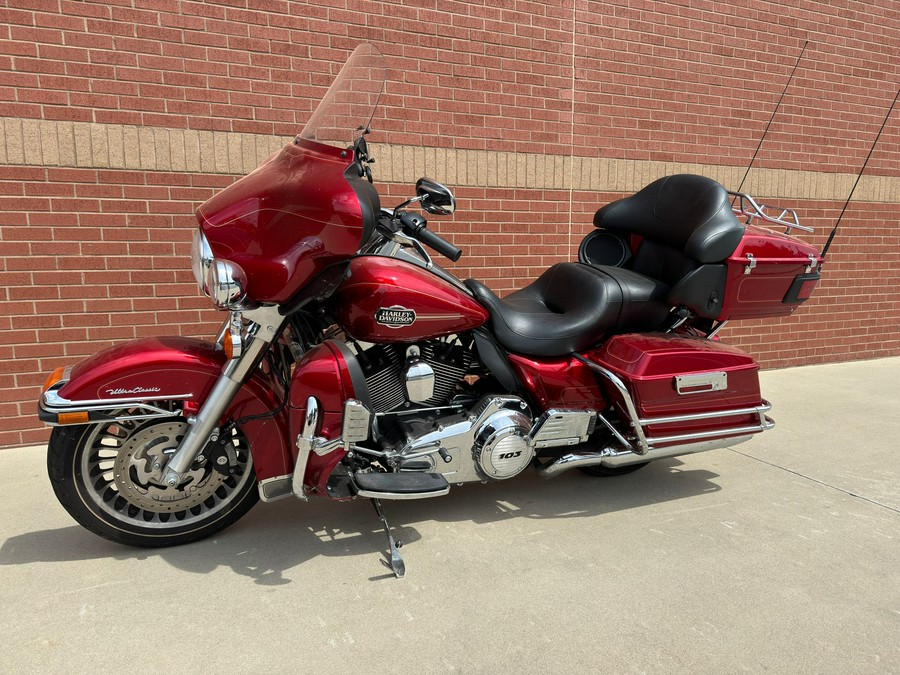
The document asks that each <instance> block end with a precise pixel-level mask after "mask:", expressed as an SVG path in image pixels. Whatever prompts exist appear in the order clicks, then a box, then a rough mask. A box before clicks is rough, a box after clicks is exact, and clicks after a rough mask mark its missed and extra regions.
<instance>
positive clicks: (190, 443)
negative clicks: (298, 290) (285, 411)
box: [163, 307, 286, 487]
mask: <svg viewBox="0 0 900 675" xmlns="http://www.w3.org/2000/svg"><path fill="white" fill-rule="evenodd" d="M243 317H244V318H246V319H248V320H249V321H250V325H249V327H248V329H247V336H246V338H244V340H243V348H242V350H241V354H240V356H236V357H235V358H233V359H230V360H228V361H227V362H226V363H225V366H224V367H223V368H222V374H221V376H220V377H219V379H218V380H217V381H216V384H215V386H213V389H212V391H211V392H210V393H209V396H208V397H207V398H206V401H205V402H204V403H203V405H202V406H201V407H200V410H199V411H198V412H197V414H196V415H195V416H194V417H192V418H188V422H189V426H188V432H187V433H186V434H185V436H184V438H183V439H182V441H181V443H180V444H179V445H178V449H177V450H176V451H175V453H174V454H173V455H172V456H171V459H169V462H168V464H166V468H165V472H164V473H163V482H164V483H166V484H167V485H169V486H171V487H174V486H176V485H178V484H179V483H181V479H182V476H183V475H184V473H185V472H186V471H187V470H188V469H189V468H190V467H191V465H192V464H193V463H194V460H195V459H196V458H197V456H198V455H199V454H200V453H201V451H202V450H203V448H205V447H206V445H207V443H209V442H210V441H214V440H217V439H218V434H219V428H218V423H219V420H220V419H221V418H222V415H223V414H224V413H225V411H226V410H227V409H228V406H229V405H230V404H231V401H232V400H233V399H234V397H235V396H236V395H237V393H238V391H239V390H240V388H241V385H242V384H243V383H244V381H245V380H246V379H247V378H248V377H249V376H250V375H251V374H252V373H253V371H254V370H256V367H257V366H258V365H259V363H260V362H261V361H262V359H263V357H264V356H265V354H266V352H267V351H268V349H269V346H270V345H271V344H272V341H273V340H274V339H275V338H276V337H277V336H278V335H280V334H281V330H282V328H283V327H284V323H285V321H286V318H285V317H283V316H282V315H281V314H280V312H279V311H278V308H277V307H260V308H259V309H254V310H250V311H246V312H243ZM234 321H235V319H234V318H232V319H229V320H228V321H226V322H225V324H224V325H223V327H222V330H220V331H219V334H218V336H217V338H216V339H217V341H219V340H222V339H223V338H224V337H225V334H226V333H227V332H228V331H229V325H230V324H232V323H234Z"/></svg>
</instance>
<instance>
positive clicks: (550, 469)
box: [537, 434, 753, 478]
mask: <svg viewBox="0 0 900 675" xmlns="http://www.w3.org/2000/svg"><path fill="white" fill-rule="evenodd" d="M751 438H753V434H747V435H745V436H732V437H731V438H717V439H714V440H709V441H701V442H699V443H687V444H684V445H672V446H669V447H667V448H650V450H649V451H648V452H647V453H646V454H643V455H639V454H637V453H636V452H631V451H630V450H621V449H617V448H603V449H602V450H598V451H593V452H571V453H568V454H565V455H563V456H561V457H558V458H557V459H555V460H553V461H552V462H550V463H548V464H545V465H544V466H541V467H538V468H537V474H538V476H540V477H541V478H553V477H554V476H558V475H559V474H561V473H563V472H564V471H568V470H569V469H577V468H578V467H581V466H596V465H598V464H599V465H600V466H605V467H607V468H610V469H613V468H616V467H620V466H628V465H629V464H641V463H643V462H650V461H653V460H657V459H667V458H669V457H678V456H679V455H692V454H694V453H697V452H705V451H706V450H715V449H717V448H730V447H731V446H734V445H738V444H739V443H744V442H746V441H749V440H750V439H751Z"/></svg>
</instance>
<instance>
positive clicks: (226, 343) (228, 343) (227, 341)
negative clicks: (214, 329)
mask: <svg viewBox="0 0 900 675" xmlns="http://www.w3.org/2000/svg"><path fill="white" fill-rule="evenodd" d="M222 347H223V348H224V349H225V356H226V357H227V358H228V360H229V361H231V359H233V358H234V341H233V340H232V339H231V331H230V330H227V331H225V337H224V339H223V340H222Z"/></svg>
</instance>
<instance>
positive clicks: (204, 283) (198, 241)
mask: <svg viewBox="0 0 900 675" xmlns="http://www.w3.org/2000/svg"><path fill="white" fill-rule="evenodd" d="M215 262H216V259H215V258H214V257H213V252H212V248H210V246H209V241H208V240H207V239H206V235H205V234H203V230H201V229H200V228H197V229H196V230H194V238H193V241H192V242H191V271H192V272H193V273H194V279H195V280H196V281H197V286H198V288H199V289H200V292H201V293H203V295H205V296H207V297H212V296H211V295H210V289H211V288H212V285H211V284H210V270H211V269H212V268H213V265H214V263H215Z"/></svg>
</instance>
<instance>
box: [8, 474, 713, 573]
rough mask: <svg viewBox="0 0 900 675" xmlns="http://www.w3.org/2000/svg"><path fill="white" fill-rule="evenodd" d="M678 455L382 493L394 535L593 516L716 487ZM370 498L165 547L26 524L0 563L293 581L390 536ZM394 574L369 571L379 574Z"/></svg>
mask: <svg viewBox="0 0 900 675" xmlns="http://www.w3.org/2000/svg"><path fill="white" fill-rule="evenodd" d="M683 466H684V465H683V464H682V462H680V461H679V460H677V459H670V460H662V461H658V462H654V463H653V464H651V465H650V466H647V467H645V468H643V469H641V470H640V471H638V472H636V473H634V474H628V475H625V476H619V477H614V478H595V477H591V476H586V475H584V474H581V473H580V472H577V471H572V472H569V473H567V474H564V475H562V476H559V477H557V478H555V479H552V480H548V481H544V480H541V479H540V478H538V477H537V476H536V475H534V474H532V473H528V472H526V473H525V474H523V475H522V476H519V477H517V478H515V479H513V480H510V481H501V482H496V483H490V484H487V485H467V486H463V487H454V488H453V489H452V490H451V491H450V494H449V495H447V496H445V497H441V498H435V499H425V500H415V501H403V502H393V503H391V502H384V504H385V509H386V511H387V516H388V518H389V520H390V522H391V526H392V532H393V535H394V537H395V538H396V539H398V540H401V541H402V542H404V543H405V544H411V543H414V542H416V541H419V540H420V539H421V538H422V535H421V534H420V532H419V530H418V528H417V526H421V525H422V524H424V523H428V522H430V521H435V522H439V523H451V524H457V523H458V524H462V523H464V522H471V523H474V524H476V525H477V524H486V523H497V522H501V521H504V520H509V519H516V518H530V519H542V520H554V519H563V518H589V517H595V516H601V515H605V514H611V513H615V512H617V511H625V510H630V509H635V508H641V507H645V506H651V505H655V504H660V503H665V502H670V501H677V500H681V499H688V498H693V497H700V496H703V495H705V494H711V493H714V492H718V491H719V490H720V489H721V488H720V487H719V486H718V485H717V484H716V483H714V482H713V480H714V479H715V478H717V477H718V474H715V473H713V472H711V471H706V470H702V469H691V470H684V469H683V468H682V467H683ZM366 502H367V500H361V499H359V500H354V501H352V502H346V503H333V502H328V501H325V500H318V499H313V500H310V501H309V502H307V503H303V502H300V501H298V500H293V499H285V500H281V501H279V502H275V503H273V504H260V505H258V506H257V507H256V508H254V509H253V510H252V511H251V512H250V513H249V514H248V515H247V516H245V517H244V518H243V519H242V520H241V521H240V522H238V523H237V524H235V525H234V526H232V527H230V528H229V529H227V530H225V531H224V532H222V533H220V534H219V535H217V536H216V537H214V538H212V539H207V540H204V541H201V542H197V543H194V544H188V545H186V546H179V547H174V548H167V549H135V548H128V547H124V546H121V545H119V544H115V543H113V542H109V541H105V540H102V539H98V538H97V537H95V536H94V535H92V534H90V533H88V532H86V531H85V530H83V529H82V528H80V527H78V526H75V525H73V526H71V527H64V528H59V529H52V530H44V531H39V532H30V533H27V534H23V535H19V536H16V537H12V538H10V539H8V540H7V541H5V542H4V543H3V545H2V547H0V565H20V564H28V563H34V562H67V561H80V560H95V559H105V558H113V559H116V560H147V559H153V558H161V559H162V560H164V561H165V562H167V563H168V564H170V565H172V566H173V567H175V568H177V569H180V570H183V571H185V572H190V573H193V574H209V573H211V572H213V571H214V570H216V569H217V568H219V567H222V566H224V567H230V568H231V570H232V571H233V572H234V573H236V574H238V575H241V576H244V577H247V578H249V579H252V580H253V582H254V583H256V584H260V585H272V586H274V585H282V584H287V583H290V579H288V578H286V577H285V572H287V571H288V570H290V569H292V568H294V567H297V566H299V565H303V564H305V563H308V562H310V561H313V560H315V559H318V558H322V557H341V558H344V557H356V556H371V555H372V554H373V553H375V552H378V551H382V552H383V551H385V550H386V548H387V546H386V538H385V535H384V530H383V529H382V528H381V524H380V522H379V521H378V518H377V516H376V513H375V511H374V509H373V508H372V507H371V505H370V504H368V503H366ZM392 577H393V575H392V574H389V573H388V574H384V575H380V576H375V577H372V578H371V579H370V580H372V581H376V580H380V579H385V578H392Z"/></svg>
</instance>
